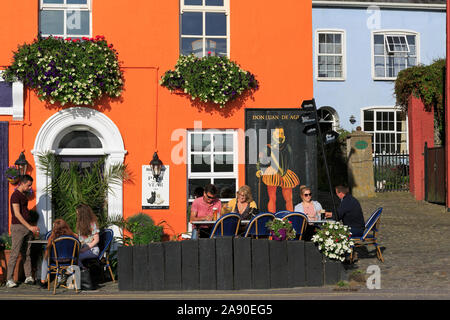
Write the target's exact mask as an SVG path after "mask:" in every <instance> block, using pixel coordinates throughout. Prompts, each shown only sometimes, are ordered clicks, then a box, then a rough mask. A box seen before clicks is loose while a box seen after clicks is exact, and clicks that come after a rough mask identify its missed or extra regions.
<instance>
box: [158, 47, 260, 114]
mask: <svg viewBox="0 0 450 320" xmlns="http://www.w3.org/2000/svg"><path fill="white" fill-rule="evenodd" d="M159 83H160V85H161V86H163V87H166V88H168V89H169V90H170V91H179V92H182V93H186V94H188V95H190V96H191V99H192V100H195V99H199V100H200V101H201V102H210V103H214V104H217V105H218V106H219V107H220V108H223V107H224V106H225V104H226V103H227V102H229V101H232V100H234V99H236V98H237V97H239V96H240V95H241V94H243V93H244V92H245V91H247V90H257V89H258V87H259V84H258V81H257V80H256V79H255V76H254V75H253V74H252V73H250V72H248V71H245V70H243V69H241V67H240V66H239V65H238V64H236V63H235V62H233V61H231V60H230V59H228V57H226V56H211V55H209V54H208V55H207V56H204V57H202V58H198V57H196V56H195V55H194V54H190V55H188V56H185V55H181V56H180V57H179V59H178V61H177V63H176V65H175V69H174V70H168V71H167V72H165V73H164V75H163V76H162V78H161V80H160V82H159Z"/></svg>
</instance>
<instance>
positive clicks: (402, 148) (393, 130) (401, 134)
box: [362, 108, 408, 153]
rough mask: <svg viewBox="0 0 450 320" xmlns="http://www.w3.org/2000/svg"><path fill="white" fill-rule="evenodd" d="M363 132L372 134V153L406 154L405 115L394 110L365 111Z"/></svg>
mask: <svg viewBox="0 0 450 320" xmlns="http://www.w3.org/2000/svg"><path fill="white" fill-rule="evenodd" d="M362 113H363V131H365V132H367V133H371V134H372V150H373V152H374V153H402V152H408V141H407V134H408V132H407V131H408V130H407V117H406V113H405V112H403V111H401V110H398V109H396V108H391V109H388V108H386V109H376V108H373V109H365V110H363V111H362Z"/></svg>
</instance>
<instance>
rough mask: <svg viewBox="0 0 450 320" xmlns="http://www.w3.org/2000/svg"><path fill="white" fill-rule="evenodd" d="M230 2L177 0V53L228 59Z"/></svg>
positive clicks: (219, 0)
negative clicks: (178, 39)
mask: <svg viewBox="0 0 450 320" xmlns="http://www.w3.org/2000/svg"><path fill="white" fill-rule="evenodd" d="M229 1H230V0H180V52H181V54H183V55H189V54H191V53H193V54H194V55H196V56H197V57H203V56H206V55H211V56H214V55H215V56H227V55H229V36H228V35H229V25H230V22H229V21H230V19H229V8H230V5H229Z"/></svg>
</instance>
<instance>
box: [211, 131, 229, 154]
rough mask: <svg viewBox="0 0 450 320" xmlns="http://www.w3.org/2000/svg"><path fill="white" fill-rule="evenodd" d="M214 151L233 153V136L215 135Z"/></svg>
mask: <svg viewBox="0 0 450 320" xmlns="http://www.w3.org/2000/svg"><path fill="white" fill-rule="evenodd" d="M214 151H215V152H217V151H219V152H232V151H233V135H232V134H226V133H220V134H214Z"/></svg>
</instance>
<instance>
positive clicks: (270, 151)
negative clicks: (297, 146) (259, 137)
mask: <svg viewBox="0 0 450 320" xmlns="http://www.w3.org/2000/svg"><path fill="white" fill-rule="evenodd" d="M271 131H272V135H271V143H270V144H267V146H266V148H265V150H264V151H263V152H260V153H259V160H258V163H257V165H256V169H257V171H256V177H257V178H258V179H260V181H261V180H262V182H263V183H264V184H265V185H266V187H267V193H268V195H269V202H268V204H267V210H268V211H269V212H273V213H275V212H276V211H277V208H276V200H277V188H278V187H280V188H281V192H282V195H283V199H284V201H285V203H286V210H289V211H294V205H293V199H292V189H293V188H295V187H296V186H298V185H299V184H300V180H299V178H298V176H297V174H296V173H295V172H293V171H292V170H291V168H292V164H293V163H292V161H293V160H292V159H293V157H292V148H291V146H290V145H289V143H287V142H286V136H285V131H284V128H283V127H281V126H277V127H275V128H274V129H273V130H271Z"/></svg>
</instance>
